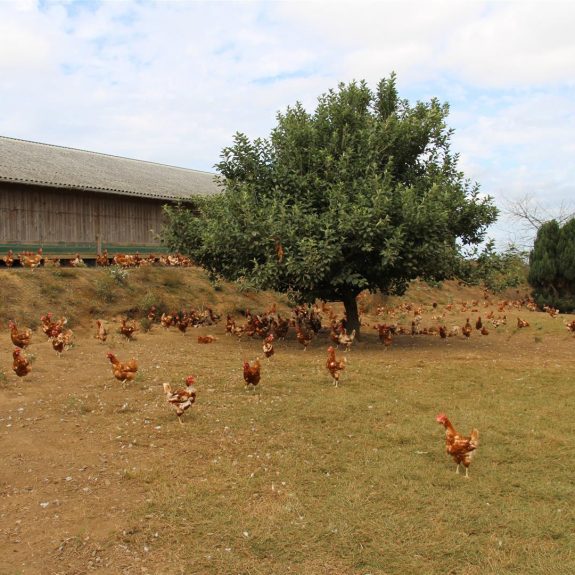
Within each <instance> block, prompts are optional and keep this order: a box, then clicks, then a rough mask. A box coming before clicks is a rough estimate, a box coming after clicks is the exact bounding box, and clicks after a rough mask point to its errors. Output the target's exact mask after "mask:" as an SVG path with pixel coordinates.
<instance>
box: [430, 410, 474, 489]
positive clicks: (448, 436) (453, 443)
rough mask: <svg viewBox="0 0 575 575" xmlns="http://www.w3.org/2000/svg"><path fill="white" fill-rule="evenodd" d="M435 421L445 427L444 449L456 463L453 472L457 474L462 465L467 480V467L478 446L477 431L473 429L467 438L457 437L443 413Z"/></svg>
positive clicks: (457, 434)
mask: <svg viewBox="0 0 575 575" xmlns="http://www.w3.org/2000/svg"><path fill="white" fill-rule="evenodd" d="M435 421H437V423H440V424H441V425H443V427H445V448H446V451H447V453H448V455H451V457H453V459H454V460H455V463H457V467H456V469H455V472H456V473H459V465H460V464H463V466H464V467H465V477H466V478H469V473H468V470H469V465H470V464H471V459H472V458H473V455H474V454H475V450H476V449H477V446H478V445H479V431H478V430H477V429H474V430H473V431H472V432H471V435H470V436H469V437H464V436H463V435H459V433H457V431H455V428H454V427H453V425H452V424H451V422H450V421H449V419H447V416H446V415H445V414H444V413H440V414H439V415H438V416H437V417H436V418H435Z"/></svg>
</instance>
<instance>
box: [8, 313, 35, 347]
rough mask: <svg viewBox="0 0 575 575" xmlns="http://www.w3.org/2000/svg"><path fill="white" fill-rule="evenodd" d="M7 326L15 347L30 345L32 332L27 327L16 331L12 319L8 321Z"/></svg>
mask: <svg viewBox="0 0 575 575" xmlns="http://www.w3.org/2000/svg"><path fill="white" fill-rule="evenodd" d="M8 327H9V328H10V339H11V340H12V343H13V344H14V345H15V346H16V347H20V348H22V349H24V348H25V347H28V346H29V345H30V338H31V337H32V332H31V331H30V330H29V329H27V330H25V331H18V328H17V327H16V324H15V323H14V322H13V321H12V320H10V321H9V322H8Z"/></svg>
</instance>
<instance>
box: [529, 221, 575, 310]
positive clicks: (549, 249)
mask: <svg viewBox="0 0 575 575" xmlns="http://www.w3.org/2000/svg"><path fill="white" fill-rule="evenodd" d="M529 264H530V267H529V275H528V278H527V279H528V281H529V284H530V285H531V287H533V290H534V297H535V301H536V302H537V303H538V304H539V305H545V304H546V305H551V306H555V307H558V308H559V309H560V310H561V311H563V312H567V311H572V310H573V309H575V218H573V219H571V220H569V221H568V222H567V223H566V224H565V225H564V226H560V225H559V223H558V222H557V221H556V220H551V221H549V222H546V223H544V224H543V225H542V226H541V227H540V228H539V230H538V232H537V237H536V238H535V243H534V244H533V250H532V251H531V253H530V255H529Z"/></svg>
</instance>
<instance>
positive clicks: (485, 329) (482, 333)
mask: <svg viewBox="0 0 575 575" xmlns="http://www.w3.org/2000/svg"><path fill="white" fill-rule="evenodd" d="M481 335H489V330H488V329H487V328H486V327H485V326H483V327H482V328H481Z"/></svg>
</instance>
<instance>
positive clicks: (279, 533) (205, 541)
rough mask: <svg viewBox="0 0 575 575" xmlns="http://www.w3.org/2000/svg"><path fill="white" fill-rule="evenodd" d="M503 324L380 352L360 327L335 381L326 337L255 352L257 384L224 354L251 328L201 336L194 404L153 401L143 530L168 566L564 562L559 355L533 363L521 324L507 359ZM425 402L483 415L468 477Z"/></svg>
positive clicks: (505, 569) (232, 354) (564, 420)
mask: <svg viewBox="0 0 575 575" xmlns="http://www.w3.org/2000/svg"><path fill="white" fill-rule="evenodd" d="M505 337H506V336H505V334H503V333H498V334H497V335H496V336H495V337H494V338H492V339H491V340H481V339H480V338H479V337H477V336H474V338H473V340H474V341H469V342H466V341H463V340H462V339H460V340H458V341H457V342H455V341H453V342H450V343H449V344H447V345H445V344H444V342H442V341H440V340H439V338H433V339H432V338H425V337H420V338H414V339H412V338H410V337H408V336H406V337H404V338H402V342H400V343H399V344H398V345H397V346H396V347H394V348H392V349H391V350H387V351H384V350H383V349H382V347H381V346H379V344H378V343H376V341H375V338H373V337H370V338H369V341H366V342H364V343H362V344H360V345H359V346H358V347H357V348H356V349H354V350H353V351H352V352H350V354H348V358H349V362H348V366H347V368H346V370H345V372H344V375H343V377H342V383H341V385H340V387H339V388H337V389H336V388H334V387H333V386H332V385H331V383H330V382H329V376H328V375H327V374H326V373H324V371H325V369H324V367H323V365H324V348H325V347H327V344H326V342H322V344H321V345H320V344H319V343H317V345H316V348H315V349H310V350H308V352H305V353H304V352H303V351H301V350H300V349H297V348H296V347H295V343H292V342H290V343H289V344H287V346H286V345H285V344H284V349H281V347H282V346H281V345H280V346H277V347H278V351H277V353H276V356H275V357H274V360H273V362H272V363H270V364H267V363H266V362H264V365H263V368H262V370H263V376H262V384H261V388H260V389H259V390H256V392H255V393H252V392H246V391H244V390H243V385H242V381H241V373H240V371H239V369H238V365H239V359H240V356H241V355H243V354H245V355H247V356H248V357H250V358H251V357H253V356H254V355H255V354H256V353H257V350H258V348H259V344H257V343H256V342H253V343H252V342H248V343H246V344H245V345H244V347H243V348H242V349H241V350H240V349H239V348H238V344H237V342H236V341H235V340H234V341H232V340H231V338H227V339H224V338H222V339H224V341H223V344H222V345H220V346H219V347H216V344H214V345H213V346H206V347H207V348H208V349H209V351H208V352H206V353H208V354H214V355H213V356H212V357H210V355H204V354H203V353H202V357H199V356H195V355H194V360H193V362H192V364H193V367H190V369H191V370H192V371H193V372H195V373H197V372H199V373H200V376H199V381H200V384H199V387H200V395H199V399H198V403H197V404H196V405H195V406H194V407H193V409H192V413H191V414H189V413H188V414H186V417H185V419H184V423H185V426H184V429H183V430H181V429H179V428H180V426H179V425H178V423H177V421H176V420H175V417H173V419H172V418H170V417H169V415H171V414H167V415H166V419H165V422H162V423H163V425H165V426H166V427H167V430H168V434H169V448H168V449H167V451H166V455H167V458H166V460H162V463H161V466H157V467H152V468H151V470H150V471H148V473H147V475H146V476H145V477H143V478H142V480H143V481H144V482H145V484H146V485H147V486H148V489H149V497H148V503H147V504H146V505H145V507H144V509H143V510H142V512H141V513H142V516H144V517H146V526H145V528H144V532H143V534H142V537H144V538H146V537H152V534H153V533H159V540H158V541H157V543H156V547H157V548H159V549H162V548H163V547H164V546H165V548H166V549H169V553H168V554H166V557H165V560H166V561H167V562H168V565H169V566H170V567H169V568H167V571H166V572H170V573H171V572H174V573H176V572H177V570H176V564H178V565H180V566H182V568H183V569H184V572H187V573H250V574H252V573H253V574H260V573H261V574H264V573H274V574H283V573H286V574H287V573H346V574H347V573H358V574H359V573H381V574H383V573H386V574H388V573H389V574H404V573H429V574H434V573H437V574H440V573H457V574H475V573H477V574H483V573H517V574H531V573H532V574H536V573H572V572H575V557H574V555H573V549H575V547H574V546H573V519H574V517H573V511H572V508H571V506H570V503H569V502H570V501H571V500H572V498H573V495H574V489H573V479H572V478H573V468H574V466H573V463H572V461H571V459H570V458H569V452H570V450H571V448H570V446H572V445H573V441H574V439H575V437H574V436H575V434H574V432H573V428H572V424H571V421H570V418H569V416H568V414H570V413H573V408H574V407H575V405H574V404H575V402H574V401H573V396H572V393H571V386H572V383H571V382H570V380H569V378H568V377H567V372H566V368H567V363H566V362H564V359H563V357H564V356H557V357H556V358H555V360H556V361H558V362H560V363H559V364H557V365H548V366H546V367H544V366H540V365H537V364H538V362H539V360H536V357H535V356H533V355H532V354H534V353H536V351H535V350H536V347H535V346H536V344H535V343H533V339H532V335H528V334H517V335H516V336H514V337H516V338H520V337H521V342H520V343H517V345H520V347H521V350H522V351H521V353H519V354H517V355H516V357H515V360H513V355H512V350H513V348H511V347H510V348H508V349H505V348H502V346H501V344H502V342H505ZM557 337H561V338H562V341H563V342H564V341H565V336H563V335H561V336H557ZM495 338H497V340H496V341H497V343H495ZM398 339H401V338H398ZM569 343H571V342H569ZM224 345H225V346H226V351H225V352H224V353H223V354H222V353H221V350H222V347H223V346H224ZM538 345H540V344H538ZM477 346H478V347H477ZM248 349H249V352H248ZM545 353H546V354H549V353H552V350H551V349H547V350H546V351H545ZM340 355H343V353H341V354H340ZM547 357H548V358H549V357H553V356H549V355H547ZM216 360H217V368H216V366H214V365H213V362H214V361H216ZM551 361H554V360H551ZM522 364H523V365H522ZM206 387H208V388H212V391H211V392H209V391H207V390H206V389H204V388H206ZM439 411H446V412H447V413H448V415H449V416H450V417H451V418H452V420H453V422H454V424H455V426H456V428H457V429H458V430H460V431H462V432H465V433H467V432H469V431H470V430H471V428H472V427H478V428H479V429H480V435H481V445H480V447H479V449H478V453H477V457H476V459H475V460H474V462H473V464H472V466H471V468H470V475H471V478H470V479H469V480H466V479H465V478H464V477H463V476H462V475H459V476H458V475H456V474H455V473H454V471H455V465H454V464H453V463H452V461H451V459H450V458H448V456H447V455H446V454H445V452H444V439H443V437H444V435H443V429H442V428H441V427H440V426H439V425H438V424H437V423H435V419H434V417H435V415H436V413H437V412H439ZM561 414H562V415H561ZM170 454H173V455H174V457H173V458H170ZM190 541H193V545H190ZM160 553H161V551H160ZM174 557H177V558H178V559H177V561H175V562H174V564H173V565H172V563H171V561H174V559H173V558H174Z"/></svg>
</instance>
